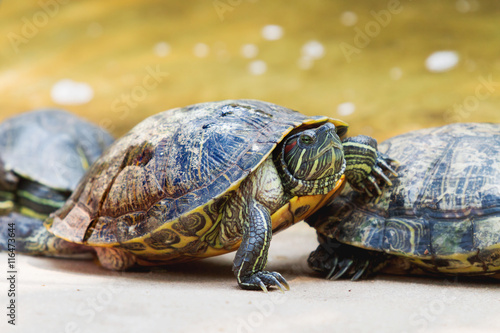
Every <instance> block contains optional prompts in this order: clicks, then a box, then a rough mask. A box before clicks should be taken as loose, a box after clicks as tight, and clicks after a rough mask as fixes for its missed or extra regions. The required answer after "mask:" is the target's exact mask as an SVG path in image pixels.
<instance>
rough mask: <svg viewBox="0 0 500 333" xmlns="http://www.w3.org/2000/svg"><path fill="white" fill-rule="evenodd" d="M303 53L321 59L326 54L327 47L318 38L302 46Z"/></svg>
mask: <svg viewBox="0 0 500 333" xmlns="http://www.w3.org/2000/svg"><path fill="white" fill-rule="evenodd" d="M302 55H304V56H306V57H310V58H312V59H319V58H321V57H323V56H324V55H325V47H324V46H323V44H321V43H320V42H318V41H317V40H310V41H308V42H307V43H305V44H304V45H303V46H302Z"/></svg>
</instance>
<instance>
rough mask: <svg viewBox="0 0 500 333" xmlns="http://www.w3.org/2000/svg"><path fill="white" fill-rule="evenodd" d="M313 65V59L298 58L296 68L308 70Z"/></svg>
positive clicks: (306, 57)
mask: <svg viewBox="0 0 500 333" xmlns="http://www.w3.org/2000/svg"><path fill="white" fill-rule="evenodd" d="M313 65H314V59H312V58H311V57H308V56H302V57H300V58H299V60H298V61H297V66H299V68H300V69H304V70H306V69H310V68H312V66H313Z"/></svg>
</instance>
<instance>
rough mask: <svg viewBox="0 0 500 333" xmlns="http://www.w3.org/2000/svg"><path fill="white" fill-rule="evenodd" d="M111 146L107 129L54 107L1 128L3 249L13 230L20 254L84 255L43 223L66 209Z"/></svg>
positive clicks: (0, 243)
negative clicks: (56, 212)
mask: <svg viewBox="0 0 500 333" xmlns="http://www.w3.org/2000/svg"><path fill="white" fill-rule="evenodd" d="M113 141H114V139H113V137H112V136H111V135H110V134H109V133H108V132H106V131H105V130H104V129H102V128H100V127H98V126H96V125H94V124H92V123H90V122H88V121H86V120H84V119H83V118H80V117H78V116H76V115H74V114H72V113H69V112H67V111H64V110H59V109H53V108H49V109H38V110H34V111H30V112H26V113H22V114H20V115H17V116H14V117H12V118H9V119H6V120H5V121H3V122H2V123H0V249H3V250H8V249H9V244H8V238H9V237H7V236H8V229H9V228H10V227H12V226H15V236H16V237H15V241H16V242H15V249H16V252H18V253H28V254H34V255H50V254H54V255H59V256H65V255H71V254H75V255H78V254H80V253H82V252H85V248H84V247H83V246H78V245H77V244H74V243H68V242H66V241H64V240H62V239H59V238H56V237H54V236H53V235H52V234H50V233H49V232H48V231H47V229H46V228H45V227H44V226H43V221H44V220H45V219H46V218H47V217H48V215H49V214H50V213H52V212H53V211H55V210H56V209H58V208H60V207H62V205H63V204H64V202H65V201H66V200H67V199H68V198H69V196H70V194H71V192H72V191H73V190H74V189H75V188H76V186H77V184H78V182H79V181H80V178H82V176H83V175H84V173H85V171H86V170H87V169H88V167H89V166H90V164H92V163H93V162H94V161H95V160H96V159H97V158H98V157H99V156H100V155H101V154H102V152H103V151H104V149H105V148H106V147H107V146H109V145H110V144H111V143H112V142H113ZM9 226H10V227H9ZM12 245H13V244H11V247H10V248H12Z"/></svg>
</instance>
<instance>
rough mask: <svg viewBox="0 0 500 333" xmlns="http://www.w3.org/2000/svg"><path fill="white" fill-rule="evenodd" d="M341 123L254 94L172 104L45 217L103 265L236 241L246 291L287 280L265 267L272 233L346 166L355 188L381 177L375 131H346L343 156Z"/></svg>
mask: <svg viewBox="0 0 500 333" xmlns="http://www.w3.org/2000/svg"><path fill="white" fill-rule="evenodd" d="M346 130H347V125H346V124H345V123H344V122H342V121H340V120H335V119H330V118H327V117H307V116H305V115H302V114H300V113H298V112H296V111H292V110H290V109H287V108H284V107H281V106H278V105H274V104H270V103H265V102H260V101H253V100H234V101H221V102H211V103H202V104H196V105H191V106H187V107H184V108H177V109H172V110H168V111H165V112H162V113H159V114H157V115H154V116H152V117H150V118H147V119H146V120H144V121H142V122H141V123H140V124H138V125H137V126H135V127H134V128H133V129H132V130H131V131H130V132H129V133H128V134H126V135H125V136H124V137H122V138H121V139H119V140H117V141H115V143H114V144H113V145H112V146H111V147H110V149H108V150H107V152H106V153H104V154H103V155H102V156H101V157H100V158H99V159H98V160H97V162H96V163H94V165H93V166H92V167H91V168H90V169H89V172H88V173H87V175H86V177H85V178H84V180H82V182H81V183H80V185H79V186H78V187H77V189H76V190H75V192H74V193H73V195H72V196H71V198H70V199H69V200H68V201H67V202H66V204H65V205H64V206H63V207H62V208H61V209H60V210H58V211H57V212H56V213H55V214H53V215H51V218H49V219H48V220H47V221H46V224H47V227H48V229H49V231H50V232H51V233H53V234H54V235H56V236H57V237H60V238H63V239H65V240H67V241H70V242H75V243H78V244H85V245H87V246H92V247H95V250H96V253H97V256H98V258H99V261H100V263H101V264H102V265H103V266H104V267H106V268H109V269H115V270H121V269H126V268H128V267H131V266H132V265H134V264H137V265H158V264H168V263H174V262H183V261H189V260H194V259H199V258H204V257H209V256H215V255H219V254H223V253H227V252H230V251H234V250H237V253H236V257H235V260H234V266H233V271H234V274H235V276H236V278H237V280H238V283H239V285H240V286H241V287H242V288H244V289H260V288H262V289H263V290H264V291H266V290H267V287H269V286H277V287H279V288H280V289H281V290H284V289H285V288H286V289H288V284H287V283H286V281H285V279H284V278H283V277H282V276H281V275H280V274H279V273H276V272H268V271H264V267H265V265H266V261H267V253H268V249H269V245H270V241H271V236H272V234H273V233H274V232H277V231H279V230H282V229H284V228H286V227H288V226H290V225H292V224H294V223H295V222H298V221H300V220H302V219H304V218H305V217H307V216H309V215H310V214H311V213H312V212H314V211H315V210H316V209H317V208H318V207H320V206H321V205H323V204H324V203H325V202H326V201H327V200H328V199H329V198H330V197H331V196H332V195H333V194H334V193H335V192H336V191H337V190H338V189H339V188H340V187H341V186H342V185H343V183H344V178H345V177H344V176H343V174H344V171H346V176H347V177H348V178H349V177H350V176H349V175H351V176H352V177H351V178H350V179H352V182H353V184H355V186H358V187H360V188H363V187H365V185H363V184H364V183H365V182H366V184H370V183H372V182H373V183H377V181H379V178H380V177H382V178H380V179H382V181H383V180H384V179H385V180H386V179H387V178H385V176H383V172H382V170H381V167H383V168H386V167H387V166H386V163H385V162H384V160H383V158H381V157H378V155H377V152H376V149H375V148H374V143H373V142H372V141H374V140H371V141H370V140H369V139H368V138H366V137H360V138H358V139H356V138H354V139H353V138H350V141H346V148H345V149H346V152H349V151H350V153H349V154H347V153H346V159H344V148H343V145H342V142H341V140H340V138H339V136H343V135H344V134H345V132H346ZM358 157H359V159H358ZM346 164H347V167H346ZM358 168H362V172H361V173H360V172H358ZM363 172H367V173H366V174H365V175H364V177H360V176H359V175H360V174H362V173H363ZM387 181H388V180H387Z"/></svg>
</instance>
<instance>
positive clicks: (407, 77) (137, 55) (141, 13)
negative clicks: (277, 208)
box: [0, 0, 500, 140]
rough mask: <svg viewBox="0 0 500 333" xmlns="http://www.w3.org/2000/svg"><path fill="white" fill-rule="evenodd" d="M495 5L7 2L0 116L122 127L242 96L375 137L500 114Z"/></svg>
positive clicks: (1, 11) (116, 130)
mask: <svg viewBox="0 0 500 333" xmlns="http://www.w3.org/2000/svg"><path fill="white" fill-rule="evenodd" d="M499 14H500V3H499V2H497V1H486V0H483V1H479V0H456V1H455V0H450V1H435V0H421V1H411V0H406V1H403V0H402V1H395V0H390V1H369V0H364V1H326V0H323V1H320V0H312V1H300V2H299V1H294V2H291V1H285V0H275V1H264V0H190V1H165V0H164V1H155V0H143V1H132V0H122V1H117V0H108V1H99V0H78V1H77V0H40V1H12V0H10V1H9V0H4V1H1V2H0V34H1V38H0V121H1V120H3V119H5V118H6V117H8V116H11V115H14V114H17V113H20V112H24V111H27V110H30V109H34V108H41V107H47V106H51V107H60V108H64V109H67V110H70V111H72V112H75V113H77V114H80V115H83V116H84V117H86V118H88V119H90V120H92V121H94V122H96V123H98V124H101V125H102V126H104V127H106V128H108V129H109V130H110V131H111V132H112V133H113V134H114V135H115V136H120V135H122V134H124V133H125V132H126V131H127V130H129V129H130V128H131V127H132V126H133V125H135V124H136V123H137V122H139V121H140V120H142V119H144V118H146V117H147V116H149V115H152V114H155V113H157V112H160V111H162V110H166V109H169V108H173V107H178V106H184V105H188V104H193V103H198V102H205V101H213V100H221V99H238V98H253V99H260V100H264V101H268V102H273V103H277V104H280V105H283V106H287V107H289V108H292V109H295V110H300V111H301V112H303V113H305V114H309V115H327V116H331V117H334V118H341V119H343V120H345V121H347V122H348V123H349V124H350V125H351V128H350V134H351V135H356V134H367V135H372V136H374V137H375V138H377V139H379V140H382V139H385V138H388V137H390V136H393V135H396V134H399V133H403V132H407V131H409V130H413V129H418V128H423V127H430V126H439V125H444V124H447V123H450V122H457V121H461V122H468V121H476V122H485V121H486V122H500V24H499V22H500V21H499V19H500V17H499Z"/></svg>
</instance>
